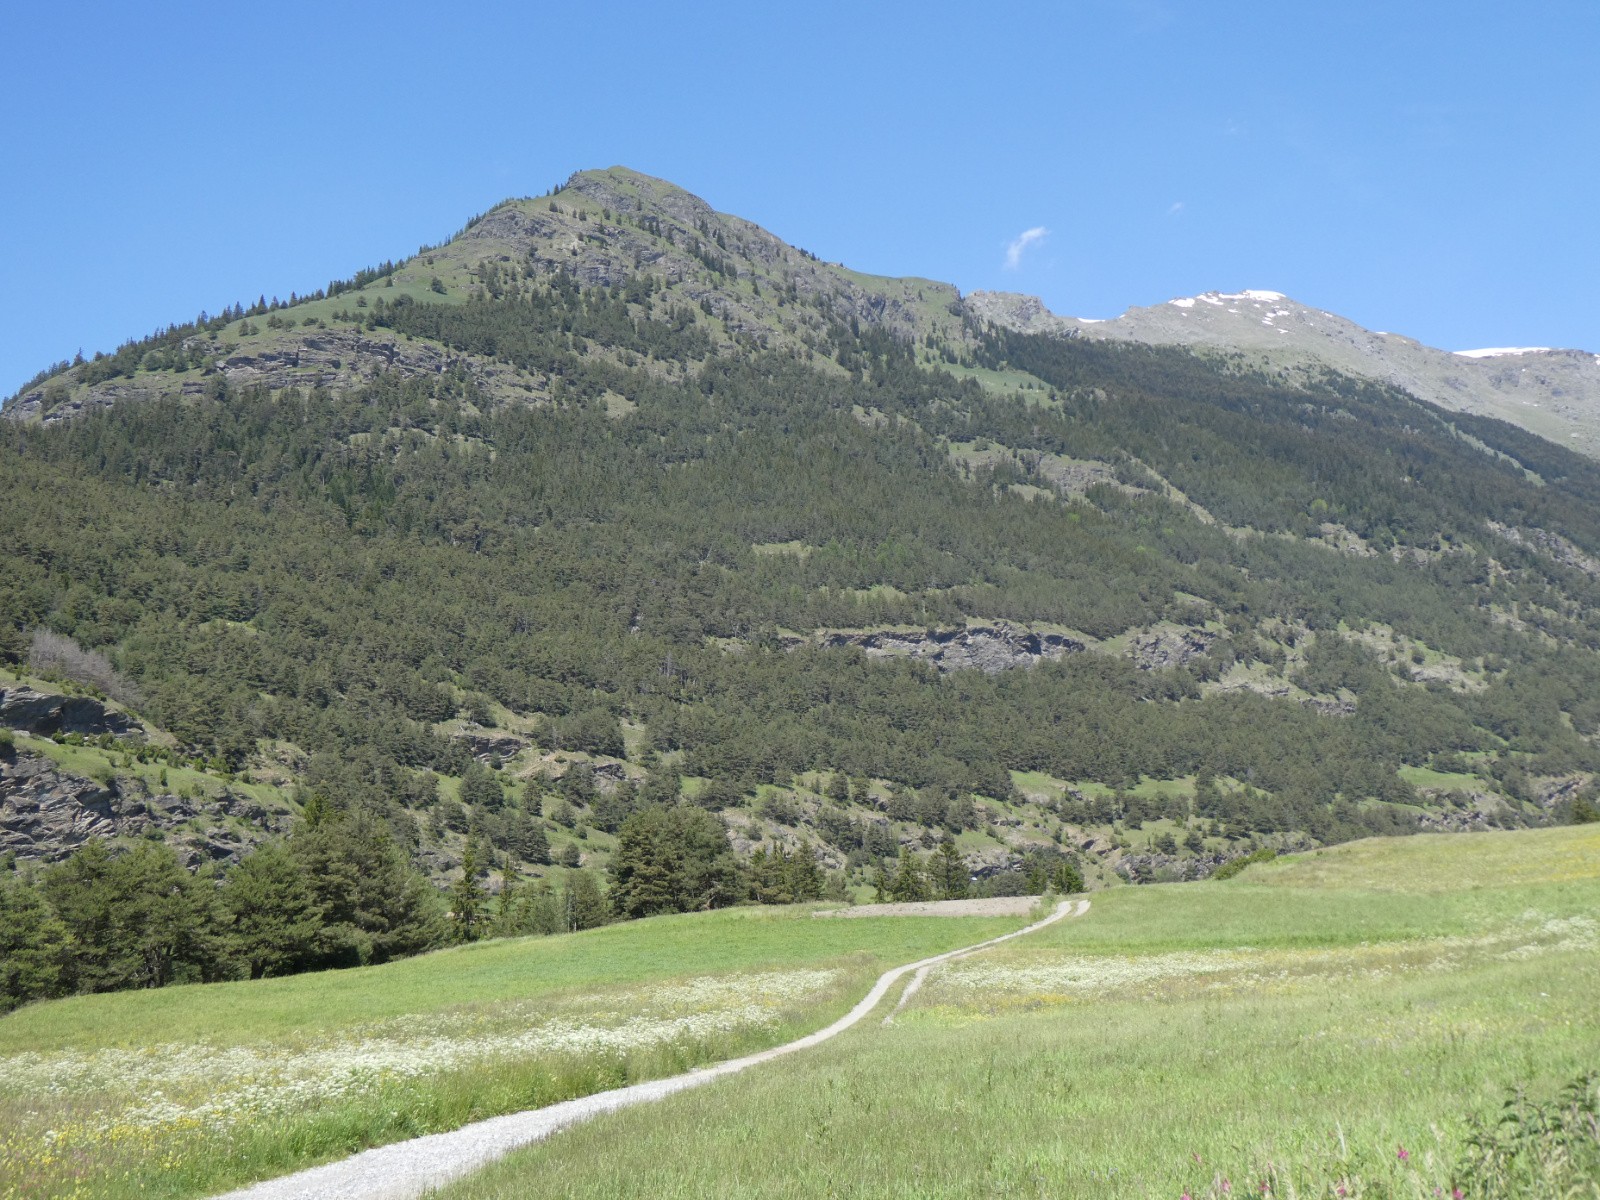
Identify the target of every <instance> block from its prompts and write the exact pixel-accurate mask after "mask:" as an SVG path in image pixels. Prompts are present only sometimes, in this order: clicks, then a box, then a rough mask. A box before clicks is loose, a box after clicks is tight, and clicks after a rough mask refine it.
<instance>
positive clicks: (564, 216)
mask: <svg viewBox="0 0 1600 1200" xmlns="http://www.w3.org/2000/svg"><path fill="white" fill-rule="evenodd" d="M556 275H560V276H563V277H567V278H570V279H572V280H574V281H576V282H577V283H578V284H579V285H581V286H588V287H593V286H614V285H619V284H621V283H622V282H624V281H626V280H630V279H637V278H639V277H641V276H648V277H649V278H650V279H651V281H652V283H653V285H654V286H655V287H656V288H657V289H658V290H656V291H655V292H654V293H653V295H652V296H651V297H650V298H648V299H647V300H645V301H644V302H643V303H642V304H641V305H640V307H639V315H640V316H641V317H648V316H652V315H656V316H659V315H660V314H662V313H664V312H667V311H669V310H670V309H672V308H673V306H690V307H693V308H695V309H697V310H699V312H700V313H702V314H704V315H706V316H709V317H711V318H712V321H711V322H710V328H709V330H708V332H709V334H710V337H711V341H712V345H713V347H714V348H716V349H718V350H731V349H735V348H739V347H747V348H761V347H787V348H790V349H792V350H793V351H794V352H795V353H797V354H801V355H805V356H807V357H812V356H814V352H815V351H816V350H817V349H819V348H821V346H822V344H823V342H824V341H825V340H826V329H827V326H828V324H829V323H830V322H831V321H833V320H842V321H846V322H849V321H854V322H856V323H858V324H859V325H865V326H867V327H881V328H883V329H885V330H888V331H889V332H891V333H893V334H894V335H896V336H897V337H900V338H903V339H910V338H912V337H914V336H924V335H927V334H929V333H933V334H935V335H936V336H939V337H942V338H945V339H950V340H953V341H955V342H957V343H959V342H960V341H961V340H962V337H963V321H964V314H963V310H962V308H961V300H960V293H959V292H958V291H957V290H956V289H955V288H954V287H953V286H951V285H950V284H946V283H937V282H935V281H933V280H927V279H890V278H885V277H881V276H872V275H864V274H861V273H859V272H855V271H851V270H849V269H847V268H845V267H844V266H841V265H839V264H836V263H826V262H822V261H820V260H818V259H817V258H816V256H814V255H812V254H810V253H808V252H807V251H804V250H801V249H797V248H796V247H793V246H790V245H789V244H787V243H786V242H784V241H782V240H781V239H780V238H777V237H775V236H774V235H772V234H771V233H768V232H767V231H766V230H764V229H762V228H760V227H759V226H757V225H754V224H752V223H751V222H749V221H745V220H742V219H740V218H738V217H732V216H728V215H726V214H723V213H718V212H716V211H715V210H714V209H713V208H712V207H711V206H710V205H709V204H707V203H706V202H705V201H704V200H701V199H700V198H699V197H697V196H693V195H690V194H689V193H688V192H686V191H684V190H683V189H681V188H678V187H676V186H674V185H672V184H670V183H667V182H665V181H663V180H659V179H653V178H651V177H649V176H647V175H641V174H639V173H637V172H634V171H629V170H627V169H625V168H621V167H613V168H611V169H609V170H605V171H584V172H580V173H578V174H576V175H574V176H573V177H572V178H571V179H570V180H569V181H568V182H567V184H566V186H565V187H563V188H561V189H560V190H559V191H557V192H556V193H554V194H553V195H550V196H547V197H540V198H537V199H522V200H510V201H507V202H505V203H503V204H500V205H498V206H496V207H495V208H493V209H491V210H490V211H489V212H487V213H485V214H483V215H482V216H480V217H478V218H476V219H474V220H473V221H472V222H471V223H470V224H469V225H468V226H467V227H466V228H465V229H464V230H462V232H461V233H459V234H458V235H457V236H456V237H454V238H452V239H451V240H450V241H449V242H447V243H446V244H444V245H442V246H439V247H437V248H435V249H433V250H428V251H424V252H422V253H420V254H418V255H417V256H415V257H414V258H411V259H409V260H406V261H405V262H403V263H401V264H399V266H398V267H397V268H396V269H395V270H393V271H392V272H390V273H389V274H387V275H383V276H380V277H378V278H374V279H372V280H370V281H368V282H366V283H364V284H363V285H362V286H360V287H346V288H343V290H340V291H339V292H338V294H337V295H334V296H331V297H322V298H312V299H310V300H302V301H300V302H298V303H295V304H293V305H291V306H289V307H286V308H284V309H282V310H275V311H273V312H271V313H270V314H268V315H266V316H260V315H257V316H254V317H248V318H241V319H240V320H238V321H235V322H230V323H228V324H226V325H225V326H224V327H223V328H221V329H214V328H213V329H203V330H196V331H194V332H193V333H191V334H189V335H188V336H186V337H184V338H183V339H182V340H181V346H180V347H179V349H181V350H182V352H183V354H184V355H185V356H186V358H185V361H186V362H188V363H190V364H196V365H190V366H189V367H188V368H187V369H184V370H173V369H172V366H171V365H170V359H171V357H172V356H171V355H170V354H164V355H158V356H157V357H154V358H151V357H149V356H146V357H145V359H144V361H141V362H139V363H137V364H136V366H135V369H133V370H131V371H127V372H124V373H119V374H117V375H115V376H113V377H112V378H109V379H98V378H96V375H97V374H100V373H101V372H99V371H97V370H96V369H95V367H94V365H93V364H90V366H89V367H88V368H87V369H85V368H84V367H76V368H74V369H73V370H71V371H67V372H65V373H63V374H59V375H56V376H55V377H53V378H51V379H49V380H46V381H43V382H40V383H38V384H36V385H33V386H30V387H27V388H24V389H23V390H22V391H21V392H20V393H18V394H17V395H16V396H15V397H13V398H12V399H11V401H9V402H8V403H7V405H6V407H5V410H4V412H5V415H6V416H8V417H10V418H12V419H14V420H24V421H26V420H42V421H45V422H55V421H59V420H65V419H69V418H71V417H73V416H75V415H77V414H79V413H82V412H86V411H91V410H94V409H97V408H105V407H109V406H112V405H115V404H120V403H126V402H129V401H137V400H144V399H150V398H153V397H157V396H162V395H173V394H178V395H191V396H198V395H201V394H203V393H204V392H205V390H206V388H207V386H208V383H210V382H211V381H213V380H218V379H220V380H226V381H227V382H228V383H229V384H232V385H235V386H250V385H260V386H265V387H268V388H273V389H278V388H284V387H303V388H304V387H317V386H320V387H325V388H328V389H329V390H331V391H335V392H342V391H348V390H350V389H352V388H356V387H360V386H362V385H363V384H366V383H370V382H371V381H372V380H373V379H374V378H375V377H376V376H377V375H379V374H384V373H387V374H393V375H397V376H399V377H401V378H413V377H417V376H443V375H446V374H449V373H456V374H460V375H462V376H465V377H469V378H470V379H471V380H472V381H473V383H475V384H476V385H477V386H478V387H479V388H481V389H482V390H483V391H484V392H486V393H487V394H488V395H489V396H491V397H493V398H494V399H496V400H500V401H518V400H520V401H526V402H533V403H541V402H544V401H546V400H547V399H548V398H549V395H550V387H551V383H552V381H551V380H550V379H548V378H545V377H543V376H541V375H539V374H537V373H531V372H528V371H525V370H519V369H518V368H516V367H515V366H512V365H510V364H508V363H506V362H504V361H501V360H499V359H497V358H495V356H493V355H492V354H474V353H465V352H462V351H460V350H458V349H453V348H451V347H447V346H444V345H442V344H440V343H437V342H434V341H430V340H429V339H426V338H421V337H412V336H406V335H401V334H396V333H395V332H393V331H392V330H388V329H383V328H378V329H371V328H368V327H366V325H364V323H363V321H362V317H363V315H364V314H363V310H364V309H369V310H370V306H372V305H376V304H377V303H379V302H380V301H383V302H387V303H394V302H395V301H396V300H397V299H401V298H405V299H409V300H412V301H419V302H426V303H434V302H444V303H461V302H464V301H466V300H468V299H471V298H474V297H498V296H499V295H501V294H502V289H503V287H504V286H505V285H506V284H508V283H510V282H513V281H516V280H527V279H529V278H540V277H544V278H548V277H552V276H556ZM819 361H820V359H819Z"/></svg>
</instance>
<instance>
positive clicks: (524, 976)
mask: <svg viewBox="0 0 1600 1200" xmlns="http://www.w3.org/2000/svg"><path fill="white" fill-rule="evenodd" d="M810 912H811V910H810V909H807V908H798V909H761V908H740V909H728V910H722V911H720V912H715V913H704V914H697V915H693V916H679V917H659V918H654V919H651V920H645V921H632V922H625V923H621V924H618V925H612V926H607V927H605V928H601V929H595V930H590V931H588V932H585V933H577V934H570V935H566V936H561V937H553V938H530V939H518V940H514V941H495V942H485V943H479V944H476V945H472V946H466V947H461V948H457V949H454V950H447V951H442V952H439V953H436V954H430V955H425V956H423V957H420V958H415V959H408V960H405V961H402V962H396V963H391V964H388V965H385V966H382V967H371V968H364V969H359V970H350V971H331V972H324V973H321V974H312V975H298V976H291V977H289V978H285V979H277V980H264V981H259V982H253V983H233V984H213V985H208V986H192V987H171V988H164V989H161V990H157V991H144V992H122V993H116V994H110V995H99V996H80V997H75V998H72V999H67V1000H58V1001H51V1002H48V1003H41V1004H35V1005H32V1006H29V1007H26V1008H23V1009H20V1010H18V1011H17V1012H14V1013H12V1014H10V1015H9V1016H6V1017H4V1018H0V1197H4V1198H5V1200H11V1198H13V1197H45V1196H51V1197H57V1196H84V1197H98V1196H131V1195H141V1196H152V1195H154V1196H201V1195H206V1194H209V1193H212V1192H216V1191H220V1190H223V1189H225V1188H227V1187H230V1186H233V1185H236V1184H239V1183H243V1182H248V1181H250V1180H252V1179H256V1178H261V1177H265V1176H270V1175H278V1174H283V1173H284V1172H287V1171H290V1170H293V1169H295V1168H297V1167H301V1166H306V1165H309V1164H311V1163H315V1162H320V1161H324V1160H327V1159H330V1158H338V1157H342V1156H344V1155H346V1154H349V1153H353V1152H354V1151H356V1150H359V1149H363V1148H365V1147H367V1146H370V1145H376V1144H379V1143H383V1142H390V1141H395V1140H398V1139H401V1138H407V1137H412V1136H416V1135H418V1134H424V1133H432V1132H438V1131H441V1130H445V1129H452V1128H455V1127H457V1126H460V1125H462V1124H465V1123H466V1122H469V1121H473V1120H477V1119H479V1118H483V1117H488V1116H494V1115H497V1114H500V1113H505V1112H514V1111H517V1110H520V1109H525V1108H534V1107H539V1106H542V1105H545V1104H550V1103H553V1102H555V1101H558V1100H565V1099H570V1098H572V1097H575V1096H580V1095H585V1094H587V1093H590V1092H593V1091H598V1090H601V1089H604V1088H609V1087H614V1086H618V1085H620V1084H623V1083H629V1082H635V1081H638V1080H641V1079H648V1078H653V1077H657V1076H661V1075H666V1074H672V1073H675V1072H677V1071H680V1070H683V1069H685V1068H687V1067H690V1066H693V1065H696V1064H699V1063H703V1062H707V1061H712V1060H716V1059H721V1058H726V1057H730V1056H733V1055H736V1054H740V1053H743V1052H746V1051H748V1050H752V1049H757V1048H760V1047H764V1046H768V1045H772V1044H775V1043H777V1042H781V1041H785V1040H788V1039H789V1038H790V1037H792V1036H797V1035H799V1034H800V1033H805V1032H809V1031H810V1030H812V1029H815V1028H818V1027H820V1026H821V1025H824V1024H826V1023H827V1022H828V1021H829V1020H831V1019H833V1018H834V1017H835V1016H837V1015H838V1014H840V1013H841V1012H843V1011H844V1010H845V1009H846V1008H848V1007H849V1006H850V1005H851V1004H853V1003H854V1002H855V1001H856V1000H858V999H859V998H860V996H861V995H862V993H864V992H865V991H866V989H867V988H868V986H870V983H871V981H872V979H873V978H874V977H875V976H876V975H877V974H879V973H880V972H881V971H883V970H884V969H886V968H887V967H889V966H894V965H898V964H900V963H903V962H908V961H911V960H914V959H917V958H921V957H924V956H926V955H930V954H936V953H938V952H940V951H942V950H948V949H951V948H954V947H957V946H964V945H968V944H971V943H973V942H977V941H982V940H984V939H985V938H990V937H994V936H996V935H998V934H1001V933H1006V932H1009V931H1010V930H1012V929H1015V928H1018V927H1019V926H1020V925H1022V924H1025V923H1026V918H948V917H945V918H939V917H933V918H920V919H917V918H911V919H908V918H903V917H901V918H894V917H890V918H868V919H861V920H850V921H836V920H820V921H819V920H812V919H811V917H810Z"/></svg>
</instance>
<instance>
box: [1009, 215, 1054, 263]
mask: <svg viewBox="0 0 1600 1200" xmlns="http://www.w3.org/2000/svg"><path fill="white" fill-rule="evenodd" d="M1049 235H1050V231H1049V230H1048V229H1046V228H1045V227H1044V226H1043V225H1035V226H1034V227H1033V228H1032V229H1024V230H1023V231H1022V232H1021V233H1019V234H1018V235H1017V236H1016V237H1015V238H1013V239H1012V241H1011V244H1010V245H1008V246H1007V247H1006V270H1008V271H1015V270H1016V269H1017V268H1018V267H1019V266H1021V265H1022V254H1023V252H1024V251H1025V250H1027V249H1028V247H1029V246H1033V245H1036V244H1037V243H1039V242H1042V241H1044V239H1045V238H1046V237H1048V236H1049Z"/></svg>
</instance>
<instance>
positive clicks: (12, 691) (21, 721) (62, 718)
mask: <svg viewBox="0 0 1600 1200" xmlns="http://www.w3.org/2000/svg"><path fill="white" fill-rule="evenodd" d="M0 727H4V728H7V729H20V730H22V731H24V732H26V733H36V734H40V735H41V736H44V737H48V736H50V735H51V734H53V733H78V734H82V735H84V736H85V737H98V736H99V735H100V734H102V733H109V734H111V735H112V736H113V737H119V738H126V737H142V736H143V730H141V729H140V727H139V724H138V722H136V721H134V720H133V719H131V718H130V717H128V716H127V715H125V714H124V713H120V712H117V711H116V710H115V709H111V708H107V707H106V706H105V705H104V704H102V703H101V702H100V701H98V700H94V699H91V698H90V697H88V696H58V695H52V694H50V693H47V692H40V691H36V690H35V689H33V688H30V687H24V686H21V685H15V686H12V687H5V686H0Z"/></svg>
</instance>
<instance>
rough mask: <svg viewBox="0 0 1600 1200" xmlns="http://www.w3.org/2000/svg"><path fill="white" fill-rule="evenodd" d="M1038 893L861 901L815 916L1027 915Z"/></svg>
mask: <svg viewBox="0 0 1600 1200" xmlns="http://www.w3.org/2000/svg"><path fill="white" fill-rule="evenodd" d="M1037 903H1039V897H1037V896H991V897H990V898H989V899H987V900H917V901H912V902H909V903H900V904H857V905H855V906H854V907H852V908H830V909H828V910H827V911H826V912H817V913H812V914H811V915H812V916H814V917H1025V916H1027V915H1028V914H1029V913H1030V912H1032V911H1033V906H1034V905H1035V904H1037Z"/></svg>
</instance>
